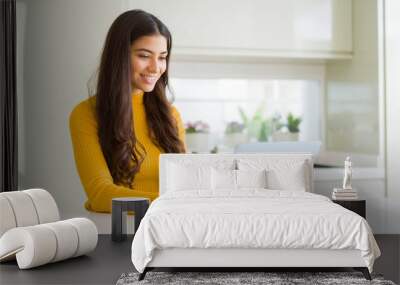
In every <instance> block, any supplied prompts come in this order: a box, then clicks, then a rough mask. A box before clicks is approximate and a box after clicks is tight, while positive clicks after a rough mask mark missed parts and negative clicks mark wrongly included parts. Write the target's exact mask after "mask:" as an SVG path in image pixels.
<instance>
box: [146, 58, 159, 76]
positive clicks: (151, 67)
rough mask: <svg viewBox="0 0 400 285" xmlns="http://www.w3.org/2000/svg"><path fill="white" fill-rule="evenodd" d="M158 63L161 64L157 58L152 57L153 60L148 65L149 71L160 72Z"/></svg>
mask: <svg viewBox="0 0 400 285" xmlns="http://www.w3.org/2000/svg"><path fill="white" fill-rule="evenodd" d="M158 64H159V63H158V60H157V59H152V60H151V61H150V64H149V67H148V69H149V71H150V72H154V73H156V72H158V70H159V66H158Z"/></svg>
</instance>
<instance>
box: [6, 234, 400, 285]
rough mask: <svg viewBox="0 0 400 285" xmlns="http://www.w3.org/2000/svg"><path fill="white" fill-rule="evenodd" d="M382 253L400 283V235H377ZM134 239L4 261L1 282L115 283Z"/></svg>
mask: <svg viewBox="0 0 400 285" xmlns="http://www.w3.org/2000/svg"><path fill="white" fill-rule="evenodd" d="M375 238H376V240H377V242H378V244H379V247H380V249H381V251H382V256H381V257H380V258H379V259H378V260H377V261H376V262H375V266H374V272H377V273H382V274H383V275H384V276H385V278H386V279H389V280H392V281H394V282H395V283H399V279H400V263H399V259H400V235H376V236H375ZM130 247H131V240H127V241H125V242H121V243H114V242H112V241H111V238H110V236H107V235H101V236H99V243H98V246H97V248H96V250H95V251H94V252H92V253H90V254H89V255H88V256H81V257H77V258H74V259H69V260H65V261H62V262H58V263H53V264H48V265H45V266H41V267H37V268H34V269H29V270H19V269H18V266H17V264H16V262H7V263H2V264H0V284H1V285H6V284H115V283H116V281H117V280H118V278H119V276H120V275H121V274H122V273H124V272H130V271H134V267H133V265H132V263H131V259H130Z"/></svg>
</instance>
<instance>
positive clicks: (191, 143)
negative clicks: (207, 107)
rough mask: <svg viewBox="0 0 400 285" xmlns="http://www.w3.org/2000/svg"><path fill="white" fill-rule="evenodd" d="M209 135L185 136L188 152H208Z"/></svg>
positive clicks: (195, 134) (194, 134)
mask: <svg viewBox="0 0 400 285" xmlns="http://www.w3.org/2000/svg"><path fill="white" fill-rule="evenodd" d="M209 144H210V134H207V133H192V134H186V146H187V149H188V151H189V152H209V150H210V147H209Z"/></svg>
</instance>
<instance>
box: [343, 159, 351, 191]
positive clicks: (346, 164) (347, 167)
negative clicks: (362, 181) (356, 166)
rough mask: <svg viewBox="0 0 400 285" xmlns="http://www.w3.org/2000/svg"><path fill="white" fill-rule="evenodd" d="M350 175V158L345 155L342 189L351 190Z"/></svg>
mask: <svg viewBox="0 0 400 285" xmlns="http://www.w3.org/2000/svg"><path fill="white" fill-rule="evenodd" d="M351 177H352V169H351V159H350V156H348V157H346V160H345V161H344V177H343V189H344V190H352V188H351Z"/></svg>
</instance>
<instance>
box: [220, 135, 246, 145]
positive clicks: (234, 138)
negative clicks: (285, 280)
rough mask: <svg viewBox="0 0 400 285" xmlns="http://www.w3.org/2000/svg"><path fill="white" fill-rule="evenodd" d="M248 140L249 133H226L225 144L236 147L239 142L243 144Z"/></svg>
mask: <svg viewBox="0 0 400 285" xmlns="http://www.w3.org/2000/svg"><path fill="white" fill-rule="evenodd" d="M247 141H248V139H247V135H246V134H244V133H232V134H225V135H224V145H226V146H229V147H235V146H236V145H238V144H243V143H246V142H247Z"/></svg>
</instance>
